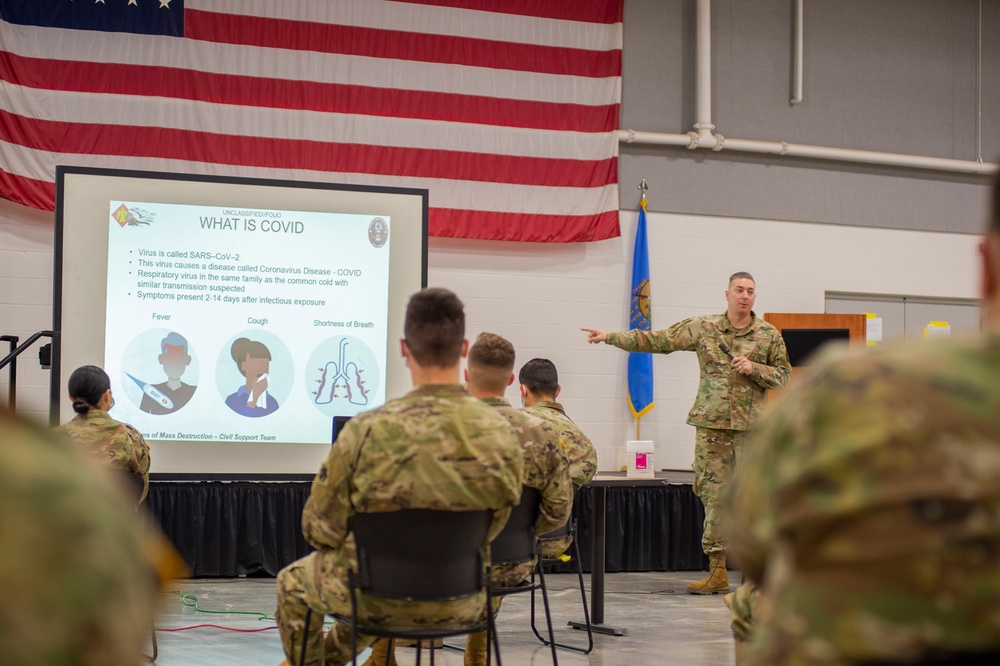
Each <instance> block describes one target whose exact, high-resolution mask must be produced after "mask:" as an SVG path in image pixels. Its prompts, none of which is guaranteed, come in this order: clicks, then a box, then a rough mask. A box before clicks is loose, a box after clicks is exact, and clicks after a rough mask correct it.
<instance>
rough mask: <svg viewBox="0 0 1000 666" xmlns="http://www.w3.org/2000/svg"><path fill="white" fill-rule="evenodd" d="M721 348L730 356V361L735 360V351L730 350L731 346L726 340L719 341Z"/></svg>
mask: <svg viewBox="0 0 1000 666" xmlns="http://www.w3.org/2000/svg"><path fill="white" fill-rule="evenodd" d="M719 349H721V350H722V353H723V354H725V355H726V356H728V357H729V360H730V361H732V360H733V352H731V351H729V346H728V345H727V344H726V343H725V342H720V343H719Z"/></svg>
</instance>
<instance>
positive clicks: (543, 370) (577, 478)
mask: <svg viewBox="0 0 1000 666" xmlns="http://www.w3.org/2000/svg"><path fill="white" fill-rule="evenodd" d="M518 382H520V384H521V402H522V403H523V404H524V407H525V409H524V411H526V412H528V413H529V414H532V415H533V416H537V417H539V418H541V419H542V420H544V421H547V422H548V423H550V424H551V425H552V427H553V428H555V429H556V430H557V431H558V432H559V440H560V441H561V442H562V445H563V448H564V449H565V450H566V456H567V457H568V458H569V475H570V478H572V479H573V485H574V486H575V487H576V488H579V487H580V486H582V485H584V484H586V483H590V480H591V479H593V478H594V475H595V474H597V450H596V449H595V448H594V444H593V443H592V442H591V441H590V438H589V437H587V436H586V435H585V434H584V433H583V431H582V430H580V427H579V426H577V425H576V423H574V422H573V419H571V418H570V417H569V416H567V415H566V410H565V409H564V408H563V406H562V405H561V404H559V403H558V402H556V398H557V397H559V393H560V391H562V387H561V386H560V385H559V373H558V372H557V371H556V366H555V364H554V363H553V362H552V361H550V360H549V359H547V358H533V359H531V360H530V361H528V362H527V363H525V364H524V365H523V366H522V367H521V372H520V373H518ZM571 543H573V537H571V536H566V537H563V538H561V539H551V540H546V541H545V542H544V551H543V553H542V554H543V555H544V556H545V557H555V556H557V555H559V554H561V553H562V552H563V551H565V550H566V549H567V548H569V545H570V544H571Z"/></svg>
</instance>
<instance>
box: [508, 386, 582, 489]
mask: <svg viewBox="0 0 1000 666" xmlns="http://www.w3.org/2000/svg"><path fill="white" fill-rule="evenodd" d="M524 411H526V412H527V413H529V414H533V415H534V416H538V417H540V418H541V419H542V420H543V421H548V422H549V423H551V424H552V426H553V427H554V428H555V429H556V430H557V431H558V432H559V439H560V441H561V442H562V445H563V448H564V449H566V457H567V458H569V475H570V477H571V478H572V479H573V485H575V486H577V487H579V486H582V485H583V484H585V483H590V480H591V479H593V478H594V475H595V474H597V450H596V449H595V448H594V444H593V443H592V442H591V441H590V438H589V437H587V436H586V435H585V434H583V431H582V430H580V428H579V427H578V426H577V425H576V424H575V423H573V419H571V418H570V417H568V416H566V410H565V409H563V406H562V405H560V404H559V403H558V402H550V401H548V400H542V401H541V402H537V403H535V404H534V405H532V406H531V407H525V408H524Z"/></svg>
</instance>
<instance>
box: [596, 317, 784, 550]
mask: <svg viewBox="0 0 1000 666" xmlns="http://www.w3.org/2000/svg"><path fill="white" fill-rule="evenodd" d="M607 343H608V344H609V345H613V346H615V347H618V348H620V349H624V350H625V351H630V352H656V353H659V354H669V353H670V352H675V351H693V352H695V353H696V354H697V355H698V366H699V367H700V368H701V379H700V381H699V383H698V396H697V397H696V398H695V401H694V406H693V407H691V411H690V412H688V419H687V422H688V424H690V425H693V426H694V427H695V428H696V430H695V455H694V464H693V465H692V467H693V469H694V473H695V482H694V491H695V494H697V495H698V497H699V498H701V502H702V504H704V505H705V527H704V531H703V533H702V540H701V546H702V550H704V551H705V553H707V554H721V553H723V552H725V539H724V534H723V530H722V529H721V527H720V518H721V516H720V515H719V496H720V494H721V491H722V489H723V488H724V487H725V486H726V485H727V484H728V483H729V480H730V479H731V478H732V474H733V468H734V467H735V466H736V464H737V463H738V462H739V459H740V456H741V453H742V449H743V441H744V438H745V435H746V431H747V430H749V429H750V428H751V426H753V424H754V422H755V421H756V419H757V416H758V414H759V413H760V410H761V407H763V405H764V397H765V391H766V390H767V389H780V388H784V386H785V384H787V383H788V377H789V375H791V371H792V367H791V364H790V363H789V362H788V352H787V351H786V350H785V341H784V340H783V339H782V337H781V333H780V332H779V331H778V329H776V328H775V327H774V326H772V325H770V324H768V323H767V322H765V321H763V320H761V319H758V318H757V315H756V314H754V313H753V312H751V313H750V323H749V324H748V325H746V326H744V327H743V328H741V329H736V328H735V327H733V325H732V323H730V321H729V317H728V315H727V314H726V313H722V314H721V315H706V316H703V317H692V318H690V319H685V320H684V321H681V322H678V323H676V324H674V325H673V326H671V327H670V328H667V329H663V330H660V331H640V330H632V331H624V332H621V333H609V334H608V340H607ZM720 343H725V344H726V346H728V347H729V350H730V351H731V352H732V354H733V356H745V357H746V358H748V359H749V360H750V361H752V362H753V371H752V372H751V373H750V374H749V375H744V374H741V373H739V372H737V371H736V370H734V369H733V366H732V363H731V361H730V359H729V357H728V356H726V354H725V353H724V352H723V351H722V349H721V347H720Z"/></svg>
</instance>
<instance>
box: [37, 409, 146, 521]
mask: <svg viewBox="0 0 1000 666" xmlns="http://www.w3.org/2000/svg"><path fill="white" fill-rule="evenodd" d="M54 431H55V432H56V433H58V434H60V435H62V436H64V437H68V438H69V439H71V440H72V441H74V442H76V443H77V444H79V445H81V446H82V447H83V448H84V449H85V450H86V451H87V452H88V453H90V454H91V455H93V456H94V457H95V458H97V459H99V460H101V461H103V462H104V464H105V465H107V466H108V467H112V468H115V469H123V470H127V471H129V472H132V473H133V474H135V475H137V476H140V477H142V497H140V498H139V501H140V502H142V500H144V499H145V498H146V493H147V492H148V491H149V445H148V444H146V440H145V439H144V438H143V436H142V435H140V434H139V431H138V430H136V429H135V428H133V427H132V426H130V425H128V424H127V423H121V422H119V421H115V420H114V419H113V418H111V416H109V415H108V413H107V412H105V411H101V410H100V409H96V408H91V409H90V411H88V412H87V413H86V414H77V415H76V416H75V417H74V418H73V420H72V421H70V422H69V423H66V424H65V425H61V426H59V427H57V428H54Z"/></svg>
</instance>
